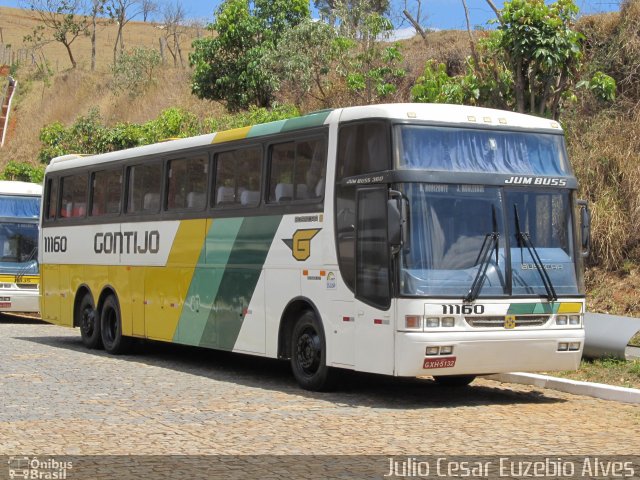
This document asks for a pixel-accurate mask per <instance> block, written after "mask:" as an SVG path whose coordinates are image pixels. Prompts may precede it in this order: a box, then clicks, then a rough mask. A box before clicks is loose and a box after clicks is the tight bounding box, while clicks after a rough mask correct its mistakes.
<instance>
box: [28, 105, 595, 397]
mask: <svg viewBox="0 0 640 480" xmlns="http://www.w3.org/2000/svg"><path fill="white" fill-rule="evenodd" d="M576 189H577V182H576V179H575V177H574V175H573V173H572V170H571V167H570V165H569V162H568V159H567V154H566V150H565V144H564V138H563V133H562V129H561V128H560V125H559V124H558V123H556V122H554V121H550V120H546V119H542V118H536V117H531V116H526V115H520V114H515V113H510V112H503V111H497V110H490V109H480V108H473V107H464V106H453V105H429V104H394V105H376V106H365V107H352V108H344V109H335V110H328V111H322V112H317V113H313V114H310V115H307V116H304V117H300V118H295V119H291V120H286V121H279V122H273V123H267V124H262V125H255V126H252V127H247V128H240V129H236V130H230V131H224V132H219V133H214V134H209V135H202V136H198V137H193V138H188V139H182V140H174V141H170V142H165V143H159V144H155V145H149V146H145V147H139V148H134V149H129V150H124V151H119V152H113V153H107V154H102V155H95V156H88V157H78V156H72V155H71V156H65V157H61V158H57V159H54V160H53V161H52V162H51V164H50V165H49V167H48V168H47V170H46V178H45V194H44V195H45V201H44V202H43V212H42V228H41V239H40V241H41V245H42V247H41V249H40V263H41V275H42V280H41V282H42V316H43V318H44V319H45V320H47V321H49V322H52V323H56V324H60V325H68V326H71V327H79V328H80V332H81V336H82V340H83V342H84V343H85V345H86V346H87V347H89V348H104V349H105V350H106V351H107V352H110V353H113V354H117V353H121V352H124V351H126V348H127V347H128V345H129V344H130V341H131V339H132V338H134V337H137V338H147V339H154V340H161V341H167V342H175V343H180V344H186V345H197V346H200V347H208V348H215V349H222V350H228V351H234V352H242V353H247V354H252V355H257V356H263V357H271V358H280V359H288V360H290V362H291V366H292V370H293V373H294V376H295V378H296V380H297V381H298V382H299V383H300V385H301V386H302V387H304V388H307V389H322V388H325V387H326V386H327V385H328V384H329V381H330V379H331V377H332V374H333V371H334V369H336V368H342V369H351V370H357V371H363V372H373V373H380V374H387V375H396V376H422V375H430V376H433V377H434V378H436V380H438V381H440V382H442V383H446V384H466V383H469V382H470V381H472V380H473V378H474V376H476V375H482V374H491V373H499V372H507V371H516V370H517V371H547V370H568V369H575V368H577V366H578V363H579V361H580V357H581V354H582V348H583V343H584V329H583V314H584V311H585V307H584V282H583V257H584V256H585V255H586V254H587V250H588V243H589V238H588V231H589V218H588V211H587V210H586V207H585V206H584V204H582V203H581V202H579V201H578V200H577V199H576Z"/></svg>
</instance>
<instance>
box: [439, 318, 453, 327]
mask: <svg viewBox="0 0 640 480" xmlns="http://www.w3.org/2000/svg"><path fill="white" fill-rule="evenodd" d="M455 324H456V319H455V318H453V317H444V318H443V319H442V326H443V327H453V326H455Z"/></svg>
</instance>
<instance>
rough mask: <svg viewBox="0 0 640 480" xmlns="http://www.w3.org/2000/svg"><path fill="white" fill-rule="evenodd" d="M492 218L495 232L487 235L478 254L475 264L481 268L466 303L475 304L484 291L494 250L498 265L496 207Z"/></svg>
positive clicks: (492, 208)
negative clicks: (481, 291) (483, 287)
mask: <svg viewBox="0 0 640 480" xmlns="http://www.w3.org/2000/svg"><path fill="white" fill-rule="evenodd" d="M491 218H492V222H493V232H491V233H487V234H486V235H485V237H484V241H483V242H482V246H481V247H480V251H479V252H478V256H477V258H476V263H475V264H476V265H478V262H480V268H478V272H477V273H476V277H475V278H474V279H473V283H472V284H471V288H470V289H469V292H467V295H466V296H465V297H464V298H463V301H464V302H465V303H471V302H473V301H474V300H475V299H476V298H478V295H480V290H482V286H483V285H484V281H485V280H486V278H487V270H488V269H489V262H490V261H491V254H492V252H493V250H494V249H495V251H496V265H497V264H498V252H499V249H500V233H498V221H497V219H496V207H495V206H494V205H491Z"/></svg>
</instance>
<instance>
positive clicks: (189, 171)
mask: <svg viewBox="0 0 640 480" xmlns="http://www.w3.org/2000/svg"><path fill="white" fill-rule="evenodd" d="M208 169H209V157H208V156H207V155H203V156H199V157H194V158H182V159H179V160H171V161H170V162H169V173H168V175H169V178H168V179H167V210H177V209H180V210H184V209H191V210H202V209H204V207H205V205H206V203H207V202H206V197H207V174H208Z"/></svg>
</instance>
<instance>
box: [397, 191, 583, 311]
mask: <svg viewBox="0 0 640 480" xmlns="http://www.w3.org/2000/svg"><path fill="white" fill-rule="evenodd" d="M401 190H402V191H403V192H404V194H405V195H406V197H407V199H408V201H409V210H410V226H409V229H410V236H409V242H408V245H406V248H405V249H404V251H403V253H402V262H401V274H400V288H401V294H402V295H405V296H436V295H439V296H448V297H450V296H456V297H460V298H462V297H464V296H466V295H467V293H468V292H469V289H470V288H471V285H472V284H473V282H474V279H475V278H476V276H477V274H478V270H479V269H481V267H482V265H481V263H482V262H481V261H480V258H479V254H480V252H481V249H482V244H483V242H484V241H485V238H486V237H487V235H488V234H491V233H492V232H496V233H498V234H499V241H498V245H497V248H494V249H493V251H492V252H491V255H490V257H489V260H488V268H487V272H486V275H485V278H484V284H483V286H482V289H481V290H480V292H479V297H491V296H504V295H510V294H513V295H521V296H529V295H531V296H536V297H538V296H545V295H547V291H546V289H545V287H544V283H543V281H542V278H541V275H540V272H539V270H538V269H537V267H536V266H535V263H534V261H533V258H532V256H531V253H530V252H529V250H528V249H527V248H526V246H525V245H522V242H519V241H518V236H517V232H518V227H519V229H520V233H523V234H528V235H529V238H530V240H531V244H532V245H533V246H534V247H535V250H536V251H537V253H538V255H539V257H540V259H541V261H542V263H543V265H544V268H545V270H546V272H547V274H548V275H549V277H550V279H551V282H552V284H553V286H554V288H555V290H556V293H557V294H558V295H577V294H580V293H581V290H582V288H581V286H580V285H579V282H578V280H577V278H576V269H575V268H576V267H575V264H574V245H573V240H572V238H573V232H572V223H571V203H570V196H569V195H570V193H569V191H568V190H565V191H562V190H549V189H547V190H543V189H538V190H516V189H503V188H501V187H487V186H475V185H440V184H424V183H407V184H404V185H402V186H401ZM516 211H517V218H518V222H516ZM505 222H506V225H505ZM505 232H507V233H506V234H505ZM496 253H497V260H496ZM509 258H510V263H509ZM507 265H509V268H507ZM509 278H511V282H510V283H509V280H508V279H509Z"/></svg>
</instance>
